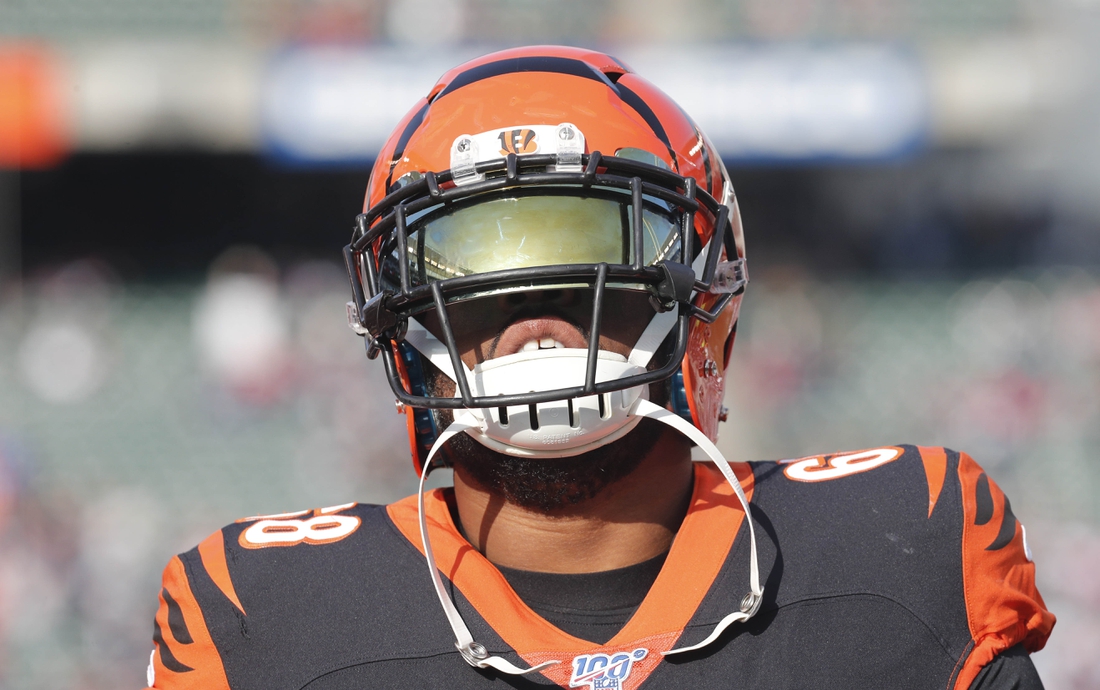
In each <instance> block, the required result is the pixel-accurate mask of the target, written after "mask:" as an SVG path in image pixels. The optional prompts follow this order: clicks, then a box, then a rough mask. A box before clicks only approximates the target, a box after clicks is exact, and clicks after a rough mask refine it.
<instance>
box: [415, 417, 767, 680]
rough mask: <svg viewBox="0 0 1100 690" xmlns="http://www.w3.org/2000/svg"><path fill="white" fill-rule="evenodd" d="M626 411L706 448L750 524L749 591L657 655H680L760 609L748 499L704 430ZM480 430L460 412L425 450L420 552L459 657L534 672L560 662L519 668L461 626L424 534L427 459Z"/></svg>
mask: <svg viewBox="0 0 1100 690" xmlns="http://www.w3.org/2000/svg"><path fill="white" fill-rule="evenodd" d="M626 416H627V417H628V418H629V419H630V420H632V422H633V424H637V422H638V420H639V419H640V418H641V417H649V418H650V419H654V420H656V421H658V422H661V423H663V424H667V425H668V426H670V427H672V428H673V429H676V430H677V431H679V432H680V433H682V434H684V435H685V436H687V437H688V438H689V439H691V440H692V441H693V442H694V443H695V444H696V445H698V446H699V447H700V448H701V449H702V450H703V452H704V453H706V455H707V457H709V458H710V459H711V461H713V462H714V464H715V465H716V466H717V467H718V469H719V471H721V472H722V476H724V477H725V478H726V481H727V482H729V485H730V487H732V488H733V491H734V493H735V494H736V495H737V500H738V501H740V502H741V507H742V509H744V511H745V519H746V520H747V521H748V524H749V540H750V549H749V551H750V556H751V563H750V565H749V593H748V594H746V595H745V597H744V598H743V599H742V600H741V610H740V611H734V612H733V613H730V614H729V615H728V616H726V617H725V618H723V619H722V620H721V621H720V622H719V623H718V625H717V626H715V628H714V630H713V631H711V633H710V635H708V636H707V637H706V639H704V640H703V641H702V642H700V643H698V644H695V645H691V646H690V647H680V648H679V649H671V650H668V651H666V652H662V654H663V655H665V656H668V655H670V654H680V653H683V652H690V651H694V650H696V649H701V648H703V647H706V646H707V645H709V644H710V643H712V642H714V641H715V640H716V639H718V637H719V636H720V635H721V634H722V632H723V631H724V630H725V629H726V628H728V627H729V626H731V625H733V624H734V623H737V622H741V621H747V620H748V619H750V618H752V617H753V616H754V615H755V614H756V612H757V611H758V610H759V609H760V602H761V601H762V599H763V594H764V590H763V588H762V587H761V586H760V569H759V566H758V563H757V556H756V531H755V529H754V528H753V521H752V513H751V511H750V510H749V502H748V499H747V498H745V492H744V491H743V490H742V489H741V483H740V482H739V481H737V477H736V476H735V475H734V473H733V470H732V469H731V468H730V466H729V463H728V462H727V461H726V459H725V458H724V457H722V453H721V452H720V451H719V450H718V448H717V447H716V446H715V445H714V444H713V443H711V441H710V439H708V438H707V437H706V436H705V435H704V434H703V432H701V431H699V429H697V428H696V427H695V425H693V424H691V423H690V422H688V421H686V420H684V419H683V418H682V417H680V416H679V415H677V414H675V413H673V412H669V411H668V410H666V409H664V408H663V407H658V406H657V405H655V404H653V403H651V402H649V401H648V400H646V399H645V398H642V397H638V398H636V399H635V400H634V402H633V403H632V404H631V406H630V408H629V409H628V410H627V412H626ZM631 428H632V427H631ZM480 429H481V426H480V423H479V422H478V420H477V419H476V418H474V416H473V415H463V416H462V418H461V419H457V418H456V421H455V422H454V423H453V424H451V425H450V426H449V427H447V429H446V430H445V431H444V432H443V433H442V434H440V435H439V438H438V439H437V440H436V442H435V444H434V445H433V446H432V449H431V451H430V452H429V453H428V457H427V460H426V461H425V462H424V471H423V473H422V474H421V475H420V492H419V495H418V496H417V511H418V517H419V521H420V540H421V542H422V543H423V545H424V557H425V558H426V559H427V562H428V570H429V571H430V572H431V576H432V585H433V586H434V587H435V593H436V595H437V596H438V597H439V603H440V604H441V605H442V606H443V613H444V614H445V615H446V616H447V621H448V622H449V623H450V624H451V630H452V631H453V632H454V636H455V647H457V648H458V651H459V652H460V653H461V654H462V658H463V659H465V660H466V662H467V663H468V664H470V665H471V666H475V667H477V668H493V669H496V670H497V671H500V672H502V673H507V674H510V675H523V674H526V673H534V672H536V671H541V670H542V669H544V668H547V667H549V666H553V665H554V664H557V663H560V662H559V661H556V660H555V661H546V662H543V663H541V664H538V665H537V666H532V667H530V668H519V667H518V666H516V665H515V664H513V663H512V662H510V661H508V660H507V659H505V658H503V657H499V656H490V655H489V652H488V650H486V649H485V646H484V645H482V644H479V643H478V642H475V641H474V638H473V635H471V634H470V629H469V628H467V627H466V623H465V622H464V621H463V620H462V616H461V615H460V614H459V613H458V609H457V608H456V607H455V604H454V602H453V601H452V600H451V597H450V595H448V594H447V591H446V589H444V586H443V577H442V575H440V573H439V569H438V568H436V566H435V556H434V555H433V554H432V544H431V540H430V539H429V538H428V524H427V520H426V517H425V515H424V481H425V480H426V479H427V478H428V473H429V472H430V471H431V466H432V460H433V459H434V457H435V454H436V453H437V452H438V451H439V449H440V448H442V447H443V444H445V443H446V442H447V441H449V440H450V439H451V438H452V437H453V436H454V435H455V434H459V433H462V432H474V433H475V434H476V433H479V432H480ZM475 438H476V435H475Z"/></svg>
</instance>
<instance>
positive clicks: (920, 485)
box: [754, 444, 960, 517]
mask: <svg viewBox="0 0 1100 690" xmlns="http://www.w3.org/2000/svg"><path fill="white" fill-rule="evenodd" d="M959 455H960V454H959V453H956V452H954V451H951V450H948V449H946V448H937V447H925V446H916V445H910V444H899V445H891V446H879V447H875V448H864V449H861V450H847V451H835V452H830V453H820V454H816V455H807V456H803V457H798V458H790V459H784V460H778V461H774V462H770V463H754V466H755V475H756V481H757V484H758V485H760V489H761V490H762V493H764V494H765V495H769V496H772V497H773V500H783V499H786V500H795V501H798V502H799V503H800V504H803V505H813V506H815V507H817V508H819V509H821V510H823V511H826V512H828V511H835V510H839V509H841V508H842V505H843V504H844V503H850V502H852V499H853V498H856V497H858V498H859V502H860V503H861V504H862V505H864V506H871V507H873V508H874V509H875V510H876V511H878V512H882V511H887V512H890V513H895V514H898V513H900V514H912V516H915V515H918V514H924V515H925V516H926V517H931V515H932V512H933V510H934V509H935V508H936V506H937V504H938V502H939V499H940V497H941V495H942V493H943V490H944V486H945V484H947V485H948V486H950V484H951V482H950V470H951V469H952V468H954V467H956V466H957V465H958V461H959Z"/></svg>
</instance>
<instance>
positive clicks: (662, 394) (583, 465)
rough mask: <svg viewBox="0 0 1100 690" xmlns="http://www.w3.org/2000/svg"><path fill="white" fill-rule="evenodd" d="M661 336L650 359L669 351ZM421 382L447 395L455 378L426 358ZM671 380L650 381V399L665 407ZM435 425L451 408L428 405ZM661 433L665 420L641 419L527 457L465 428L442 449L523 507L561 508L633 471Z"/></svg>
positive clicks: (476, 479) (477, 480)
mask: <svg viewBox="0 0 1100 690" xmlns="http://www.w3.org/2000/svg"><path fill="white" fill-rule="evenodd" d="M672 345H673V342H672V337H671V336H670V337H668V338H666V339H665V342H664V343H662V344H661V347H659V348H658V349H657V352H656V353H655V355H654V357H653V361H652V362H651V363H650V368H651V369H652V368H654V367H655V366H656V365H655V362H660V361H664V360H665V359H666V358H667V357H668V356H669V353H670V352H671V350H672ZM423 362H424V373H425V379H426V381H425V383H426V384H427V389H428V391H429V394H430V395H433V396H439V397H447V398H449V397H451V396H453V395H454V388H455V386H454V382H453V381H451V380H450V378H448V377H447V376H446V375H445V374H444V373H443V372H441V371H440V370H439V369H437V368H436V367H434V366H433V365H432V364H431V362H430V361H428V360H427V358H425V359H424V360H423ZM669 391H670V388H669V381H668V379H665V380H663V381H657V382H654V383H651V384H649V399H650V401H651V402H652V403H654V404H655V405H658V406H661V407H664V406H665V405H666V404H667V402H668V399H669ZM432 414H433V415H434V416H435V422H436V427H437V428H438V429H440V430H443V429H446V428H447V427H448V426H450V425H451V423H452V422H453V421H454V414H453V413H452V412H451V410H447V409H435V410H432ZM664 432H665V428H664V425H663V424H661V423H660V422H656V421H654V420H652V419H646V418H643V419H641V420H639V422H638V425H637V426H636V427H634V429H633V430H632V431H631V432H630V433H628V434H627V435H626V436H624V437H622V438H620V439H618V440H617V441H613V442H611V443H609V444H607V445H606V446H601V447H599V448H596V449H594V450H590V451H586V452H584V453H581V454H579V455H573V456H569V457H564V458H530V457H517V456H514V455H507V454H505V453H500V452H498V451H495V450H492V449H491V448H488V447H486V446H483V445H482V444H481V443H479V442H478V441H477V440H476V439H475V438H474V437H472V436H470V435H469V434H466V433H461V434H457V435H455V436H454V437H453V438H451V440H450V441H448V442H447V445H446V446H445V447H444V448H443V449H442V451H443V452H442V453H441V455H442V456H443V457H442V460H443V462H444V464H446V465H451V466H453V467H454V468H455V469H456V470H457V471H459V472H462V473H463V475H464V476H465V477H467V478H469V480H471V481H472V483H474V484H477V485H478V486H480V487H481V488H483V489H486V490H488V491H490V492H492V493H495V494H497V495H500V496H502V497H503V498H504V499H505V500H506V501H508V502H509V503H512V504H513V505H517V506H519V507H521V508H524V509H527V510H531V511H536V512H540V513H545V514H552V513H557V512H561V511H562V510H564V509H566V508H569V507H570V506H576V505H578V504H581V503H584V502H585V501H588V500H591V499H592V498H595V497H596V496H598V495H599V494H600V493H601V492H603V491H604V490H605V489H606V488H607V487H609V486H611V485H612V484H614V483H615V482H617V481H619V480H620V479H622V478H623V477H625V476H627V475H628V474H630V473H631V472H633V471H634V470H635V469H636V468H637V467H638V465H639V464H641V462H642V460H643V459H644V458H645V456H646V455H647V454H648V453H649V452H650V451H651V450H652V449H653V447H654V446H655V445H656V444H657V441H658V439H659V438H660V437H661V435H662V434H663V433H664Z"/></svg>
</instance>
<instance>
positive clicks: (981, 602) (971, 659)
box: [955, 453, 1054, 689]
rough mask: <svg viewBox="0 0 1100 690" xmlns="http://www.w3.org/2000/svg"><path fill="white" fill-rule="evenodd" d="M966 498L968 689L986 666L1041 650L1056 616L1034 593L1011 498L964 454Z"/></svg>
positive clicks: (961, 679)
mask: <svg viewBox="0 0 1100 690" xmlns="http://www.w3.org/2000/svg"><path fill="white" fill-rule="evenodd" d="M958 472H959V480H960V484H961V485H962V499H963V542H962V549H963V553H962V561H963V593H964V596H965V599H966V616H967V621H968V623H969V626H970V634H971V637H972V638H973V640H974V649H973V650H972V651H971V652H970V655H969V656H968V657H967V659H966V661H965V663H964V664H963V667H962V669H961V670H960V671H959V675H958V677H957V679H956V683H955V687H956V688H959V689H965V688H969V687H970V684H971V683H972V682H973V681H974V678H975V677H977V675H978V672H979V671H981V669H982V667H983V666H985V665H986V664H988V663H989V662H990V661H992V660H993V658H994V657H995V656H996V655H997V654H1000V653H1001V652H1003V651H1005V650H1006V649H1009V648H1010V647H1013V646H1015V645H1017V644H1019V643H1021V642H1023V644H1024V647H1026V648H1027V650H1028V651H1029V652H1037V651H1039V650H1040V649H1042V648H1043V645H1044V644H1045V643H1046V639H1047V637H1048V636H1049V635H1050V631H1051V629H1052V628H1053V627H1054V614H1052V613H1050V611H1047V609H1046V605H1045V604H1044V603H1043V597H1042V596H1041V595H1040V594H1039V591H1038V590H1037V589H1036V588H1035V564H1033V563H1032V562H1031V561H1030V559H1029V558H1028V556H1027V553H1026V549H1025V547H1024V537H1023V528H1022V526H1021V525H1020V524H1019V523H1018V522H1017V521H1016V517H1015V516H1014V515H1013V514H1012V508H1011V506H1010V505H1009V501H1008V498H1007V497H1006V496H1005V495H1004V493H1002V492H1001V490H1000V488H999V487H998V486H997V485H996V484H995V483H994V482H993V481H992V480H990V479H989V477H988V476H987V475H986V474H985V472H983V471H982V468H981V467H979V466H978V464H977V463H976V462H974V461H973V460H972V459H971V458H970V456H969V455H966V454H965V453H963V454H960V456H959V470H958Z"/></svg>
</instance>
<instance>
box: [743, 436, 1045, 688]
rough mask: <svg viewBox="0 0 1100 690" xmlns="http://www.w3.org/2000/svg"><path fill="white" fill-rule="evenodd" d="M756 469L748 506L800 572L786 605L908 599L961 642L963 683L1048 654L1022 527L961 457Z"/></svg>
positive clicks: (987, 480)
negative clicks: (985, 670)
mask: <svg viewBox="0 0 1100 690" xmlns="http://www.w3.org/2000/svg"><path fill="white" fill-rule="evenodd" d="M752 466H753V470H754V475H755V485H756V486H755V491H754V496H753V504H754V505H756V506H759V509H760V514H761V517H762V519H763V520H766V521H768V522H769V523H770V524H771V525H773V527H772V531H773V533H774V534H775V538H776V540H777V542H778V548H779V549H780V550H781V552H782V553H783V558H784V559H785V561H786V562H787V563H788V564H790V565H794V563H796V562H797V563H799V568H798V569H794V568H791V569H788V571H787V572H789V573H790V575H787V576H785V577H784V580H785V582H784V583H783V584H782V585H781V589H785V590H786V592H785V593H786V594H787V595H788V596H789V597H790V598H792V599H794V598H798V597H802V596H811V595H815V594H821V593H823V592H822V590H824V589H825V588H831V591H841V590H845V591H851V592H865V593H874V594H876V595H879V596H884V597H887V598H890V599H892V600H894V601H897V602H901V603H903V604H904V606H906V607H907V608H908V609H909V610H910V611H912V612H913V613H914V615H916V616H918V617H919V618H920V619H921V620H923V621H924V622H925V623H926V624H927V625H929V627H931V628H933V629H936V630H937V631H938V633H940V634H941V636H942V638H943V639H958V640H960V641H961V642H963V643H965V644H966V648H967V650H968V652H967V654H966V655H965V659H964V660H960V663H961V664H963V666H962V667H961V668H960V669H959V675H958V678H959V679H960V681H961V680H963V679H965V678H966V677H968V676H969V678H970V679H971V680H972V679H973V677H974V676H973V674H976V673H977V671H978V670H979V669H980V668H981V667H982V666H984V665H985V664H987V663H989V661H991V660H992V659H993V658H994V657H995V656H996V655H997V654H999V653H1001V652H1003V651H1005V650H1007V649H1009V648H1011V647H1013V646H1015V645H1017V644H1023V645H1024V647H1025V648H1026V649H1027V650H1028V651H1032V652H1034V651H1036V650H1038V649H1041V648H1042V646H1043V645H1044V643H1045V641H1046V639H1047V637H1048V636H1049V634H1050V631H1051V629H1052V627H1053V625H1054V616H1053V615H1052V614H1051V613H1050V612H1049V611H1047V609H1046V606H1045V604H1044V603H1043V599H1042V597H1041V596H1040V594H1039V592H1038V590H1037V589H1036V586H1035V566H1034V564H1033V563H1032V561H1031V553H1030V550H1029V549H1028V547H1027V543H1026V530H1025V529H1024V527H1023V525H1022V524H1021V523H1020V522H1019V521H1018V520H1017V518H1016V516H1015V515H1014V513H1013V511H1012V506H1011V502H1010V501H1009V499H1008V497H1007V496H1005V494H1004V492H1002V491H1001V489H1000V488H999V487H998V486H997V484H996V482H995V481H994V480H993V479H992V478H991V477H990V476H989V474H988V473H986V472H985V471H984V470H983V469H982V468H981V467H980V466H979V465H978V463H977V462H975V461H974V460H973V459H972V458H971V457H970V456H969V455H967V454H966V453H962V452H958V451H954V450H951V449H947V448H940V447H922V446H914V445H897V446H886V447H881V448H872V449H865V450H857V451H844V452H838V453H826V454H821V455H813V456H807V457H802V458H796V459H788V460H780V461H773V462H760V463H752ZM802 568H805V569H806V570H807V571H809V573H811V575H810V576H809V577H808V578H805V579H803V577H802V575H801V573H800V572H799V571H800V570H801V569H802ZM951 631H958V635H956V634H954V633H953V632H951ZM963 687H965V686H963Z"/></svg>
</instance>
